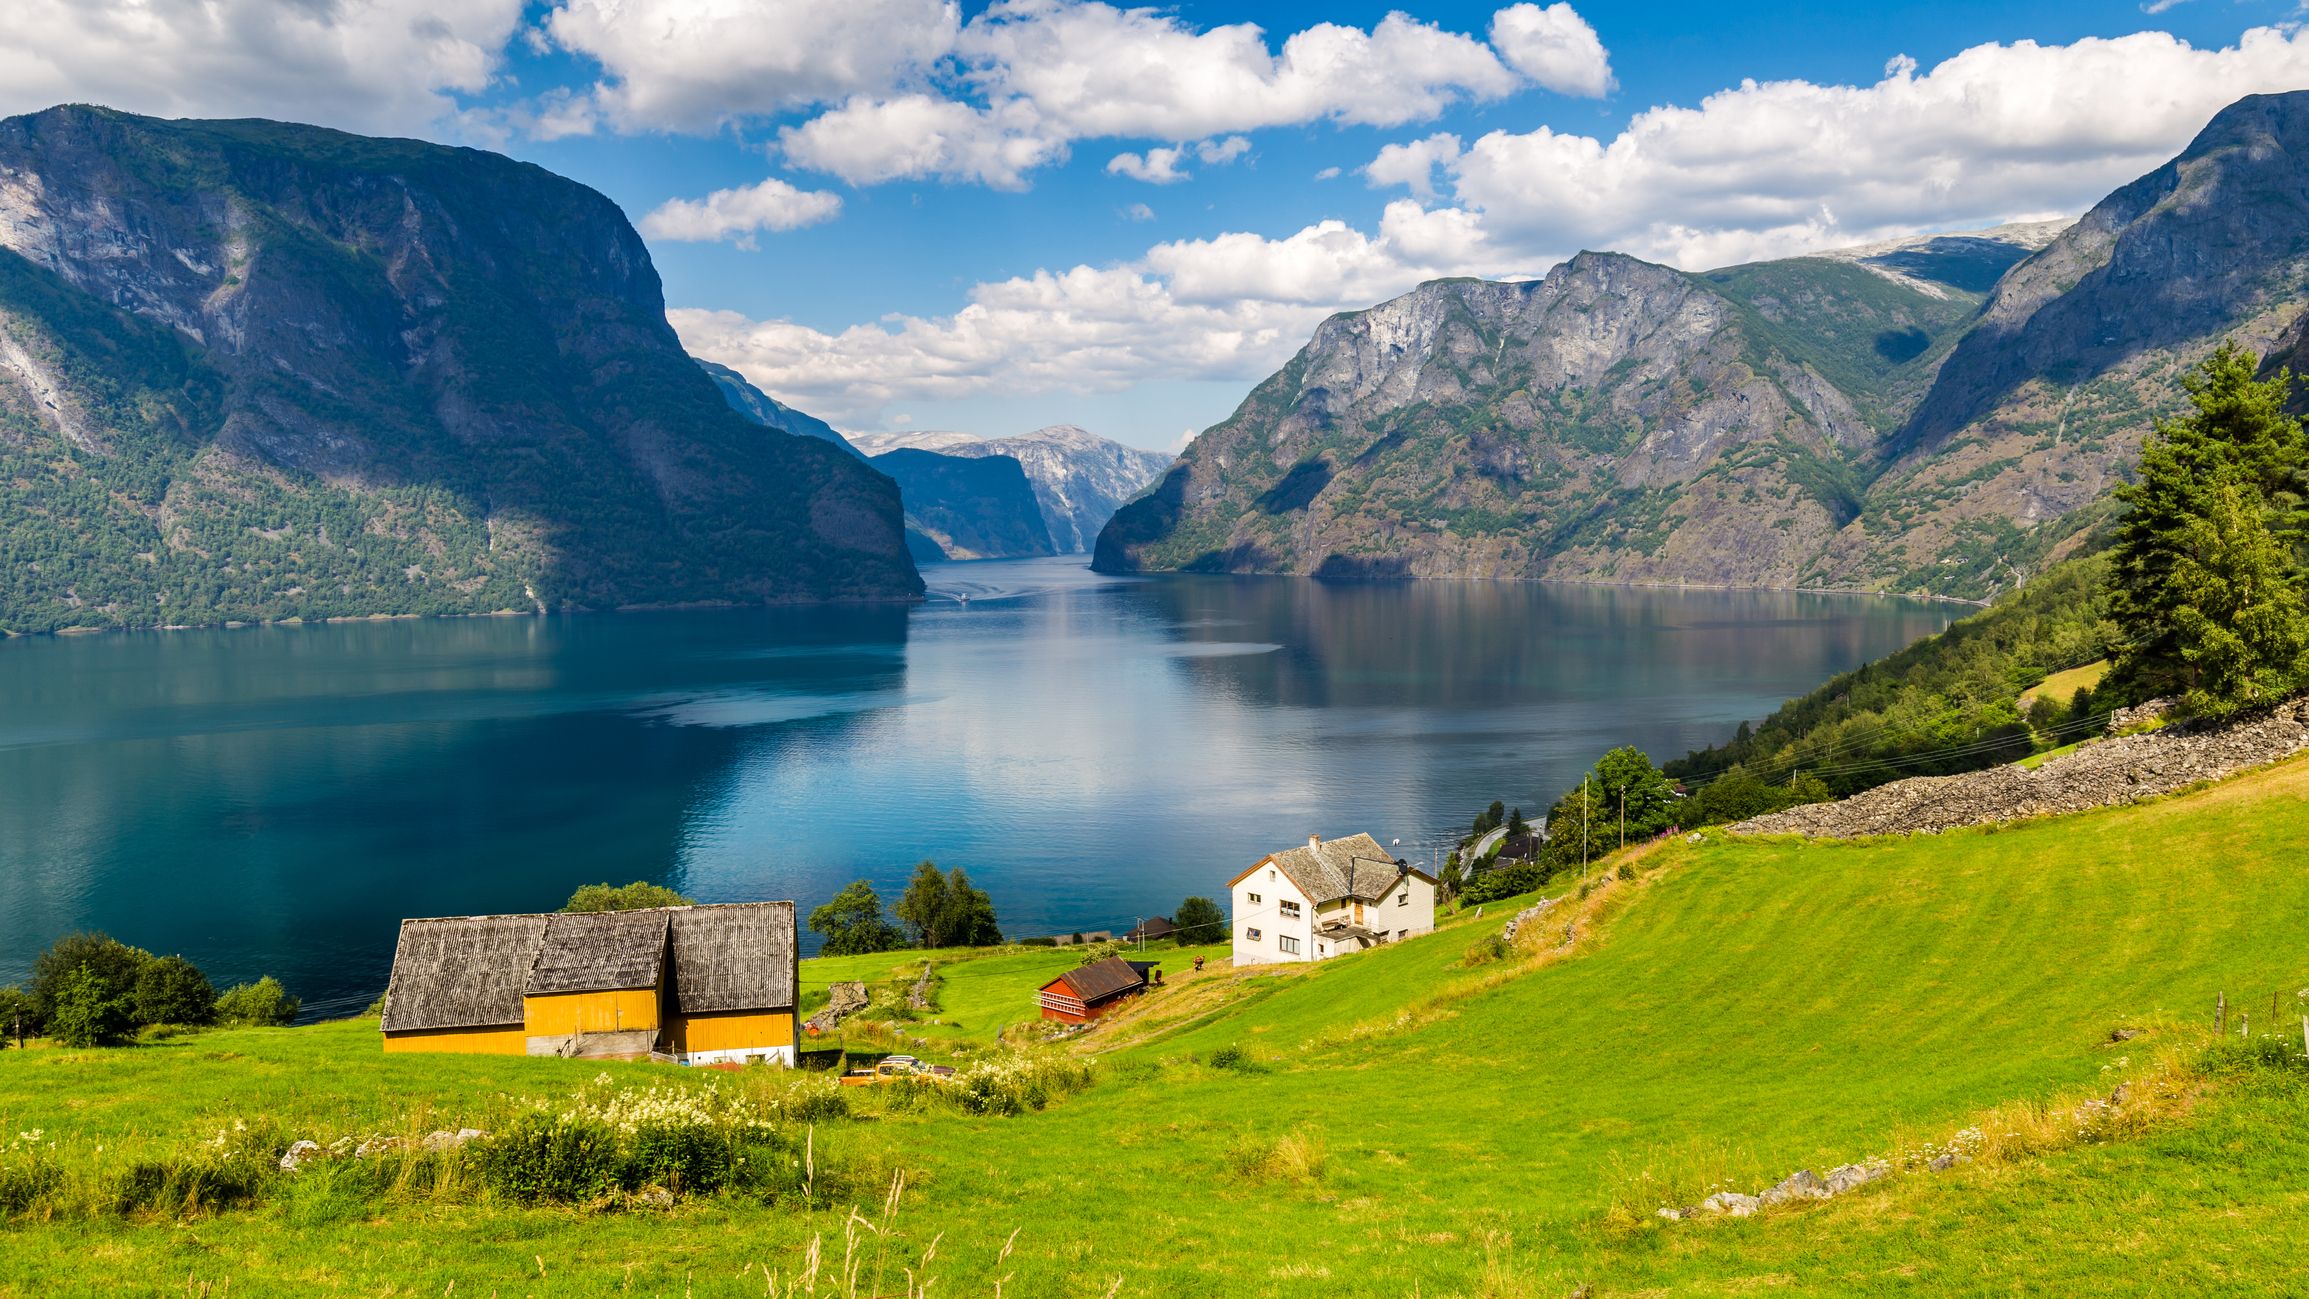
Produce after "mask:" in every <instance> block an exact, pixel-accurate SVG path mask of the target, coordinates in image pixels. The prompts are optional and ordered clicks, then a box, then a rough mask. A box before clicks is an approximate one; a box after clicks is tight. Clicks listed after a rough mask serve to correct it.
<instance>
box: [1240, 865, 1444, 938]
mask: <svg viewBox="0 0 2309 1299" xmlns="http://www.w3.org/2000/svg"><path fill="white" fill-rule="evenodd" d="M1228 888H1229V889H1230V890H1232V892H1233V895H1234V904H1235V907H1234V927H1235V964H1236V965H1237V966H1238V967H1240V966H1245V965H1266V964H1270V963H1272V962H1276V961H1320V960H1325V959H1328V958H1330V957H1333V956H1339V955H1343V954H1345V953H1347V952H1359V951H1362V950H1363V949H1364V948H1366V947H1374V946H1377V945H1378V944H1380V943H1388V942H1394V941H1396V940H1398V939H1403V938H1409V937H1410V936H1412V935H1413V934H1424V933H1429V932H1431V931H1433V930H1434V928H1435V877H1434V876H1431V875H1429V874H1427V873H1426V872H1425V871H1420V870H1414V869H1412V868H1411V867H1409V866H1407V865H1405V864H1403V863H1402V862H1399V861H1397V860H1396V859H1395V858H1394V856H1393V855H1391V854H1390V853H1388V852H1387V850H1386V849H1384V848H1381V847H1380V846H1379V841H1378V840H1376V839H1374V838H1372V837H1371V836H1370V835H1367V834H1356V835H1349V836H1347V837H1346V838H1344V839H1333V840H1331V841H1329V842H1327V843H1326V842H1325V841H1324V840H1323V839H1322V838H1321V837H1320V836H1317V835H1309V836H1307V846H1306V847H1304V848H1287V849H1285V850H1283V851H1282V852H1278V853H1270V854H1268V855H1267V856H1265V857H1262V858H1260V859H1259V862H1258V864H1257V865H1255V866H1253V867H1251V868H1250V869H1249V870H1247V871H1244V872H1243V873H1242V874H1240V875H1237V876H1236V877H1235V878H1234V879H1232V880H1230V881H1229V882H1228Z"/></svg>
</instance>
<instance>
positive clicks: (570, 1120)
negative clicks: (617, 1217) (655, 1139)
mask: <svg viewBox="0 0 2309 1299" xmlns="http://www.w3.org/2000/svg"><path fill="white" fill-rule="evenodd" d="M480 1151H481V1158H480V1168H481V1180H482V1181H483V1183H485V1184H486V1185H487V1186H488V1187H489V1189H490V1190H492V1191H495V1192H496V1193H497V1194H499V1195H502V1196H504V1197H506V1198H507V1199H510V1200H518V1201H522V1202H524V1203H527V1202H530V1201H535V1200H564V1201H575V1200H592V1199H598V1198H599V1197H601V1196H604V1195H607V1194H609V1193H610V1192H612V1191H615V1190H617V1189H619V1172H620V1169H619V1164H620V1163H621V1160H620V1159H619V1156H618V1149H617V1133H616V1132H615V1130H613V1129H612V1128H611V1127H610V1126H609V1125H608V1124H607V1123H604V1122H602V1121H601V1120H600V1119H598V1118H595V1117H593V1116H592V1115H589V1114H579V1113H570V1114H547V1113H545V1112H544V1111H542V1110H538V1111H533V1112H530V1113H527V1114H523V1115H522V1116H521V1117H519V1118H517V1119H515V1120H514V1121H513V1122H511V1123H508V1124H506V1125H505V1127H504V1128H503V1129H501V1130H500V1131H498V1132H497V1133H496V1134H495V1135H494V1136H491V1137H490V1138H489V1139H488V1140H487V1141H485V1142H482V1143H480Z"/></svg>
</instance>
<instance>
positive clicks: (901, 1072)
mask: <svg viewBox="0 0 2309 1299" xmlns="http://www.w3.org/2000/svg"><path fill="white" fill-rule="evenodd" d="M953 1076H954V1067H953V1066H952V1065H943V1064H924V1063H922V1062H921V1061H920V1060H917V1059H915V1058H914V1057H913V1056H910V1055H892V1056H884V1057H883V1058H882V1059H880V1060H878V1061H876V1062H874V1063H873V1064H872V1065H869V1066H866V1067H864V1068H859V1069H852V1070H850V1071H849V1072H848V1073H845V1074H843V1075H842V1085H843V1086H844V1087H876V1086H880V1085H881V1084H883V1083H891V1082H896V1081H898V1080H899V1079H901V1078H930V1079H934V1080H937V1081H940V1082H943V1081H945V1080H946V1079H948V1078H952V1077H953Z"/></svg>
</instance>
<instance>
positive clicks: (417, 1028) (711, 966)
mask: <svg viewBox="0 0 2309 1299" xmlns="http://www.w3.org/2000/svg"><path fill="white" fill-rule="evenodd" d="M794 939H795V933H794V904H793V903H791V902H743V903H734V904H728V905H722V906H695V907H658V908H653V909H650V910H646V911H608V912H596V913H590V914H578V915H564V914H559V913H556V914H553V915H522V916H450V917H443V918H439V919H428V920H405V921H402V922H401V939H400V943H399V944H398V946H397V947H396V948H395V950H394V953H393V978H392V982H391V984H390V985H389V986H388V987H387V988H386V991H385V1020H384V1032H385V1049H386V1050H387V1051H471V1052H484V1053H490V1054H498V1055H560V1056H589V1057H601V1058H625V1059H635V1058H640V1057H643V1056H650V1055H663V1056H671V1057H673V1058H675V1059H678V1060H683V1061H687V1062H689V1063H692V1064H724V1063H732V1062H738V1061H775V1062H778V1063H783V1064H789V1065H790V1064H792V1063H793V1062H794V1043H795V1028H796V1023H795V1015H794V1002H795V999H796V997H795V987H796V975H797V966H796V960H797V949H796V944H795V941H794Z"/></svg>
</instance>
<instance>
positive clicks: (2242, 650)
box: [2171, 478, 2309, 717]
mask: <svg viewBox="0 0 2309 1299" xmlns="http://www.w3.org/2000/svg"><path fill="white" fill-rule="evenodd" d="M2264 509H2265V506H2264V503H2263V498H2262V497H2261V495H2260V493H2258V492H2256V491H2254V490H2253V488H2252V487H2251V486H2250V485H2249V484H2247V483H2244V482H2241V481H2238V480H2236V479H2234V478H2231V479H2228V480H2226V481H2222V482H2219V483H2217V484H2216V485H2215V486H2214V487H2213V489H2212V495H2211V499H2210V500H2209V501H2208V502H2207V509H2206V513H2205V514H2204V515H2203V516H2201V517H2196V518H2191V519H2188V520H2186V521H2185V522H2184V523H2183V525H2182V527H2181V529H2180V531H2179V534H2178V540H2179V542H2180V543H2181V545H2180V553H2179V555H2178V556H2177V557H2176V558H2175V560H2174V563H2173V570H2172V578H2171V584H2172V590H2173V593H2174V596H2175V598H2176V601H2177V603H2176V606H2175V608H2174V611H2173V652H2174V656H2175V658H2176V659H2177V660H2178V661H2179V664H2180V668H2181V673H2182V677H2183V680H2184V682H2185V684H2186V687H2187V693H2186V694H2185V695H2183V697H2182V703H2183V705H2184V706H2185V707H2186V708H2187V709H2188V710H2189V711H2190V712H2191V713H2194V714H2196V715H2197V716H2200V717H2228V716H2230V715H2232V714H2235V713H2238V712H2241V711H2244V710H2246V709H2251V708H2256V707H2262V706H2266V705H2268V704H2272V703H2275V702H2278V701H2279V700H2282V699H2284V698H2285V697H2286V696H2288V695H2290V694H2291V693H2292V692H2293V691H2294V690H2295V689H2296V688H2297V687H2298V686H2299V685H2300V684H2301V681H2302V676H2303V670H2304V667H2305V666H2309V661H2305V656H2309V614H2304V613H2303V611H2302V607H2301V600H2302V589H2301V581H2300V578H2299V576H2298V574H2297V573H2296V571H2295V569H2294V564H2293V560H2292V556H2291V555H2290V554H2289V553H2287V551H2286V548H2285V547H2284V546H2283V545H2281V544H2279V542H2278V540H2277V538H2276V537H2275V536H2274V535H2273V534H2272V533H2271V532H2270V530H2269V527H2268V524H2267V522H2266V521H2265V520H2264V519H2263V518H2262V514H2263V512H2264Z"/></svg>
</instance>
